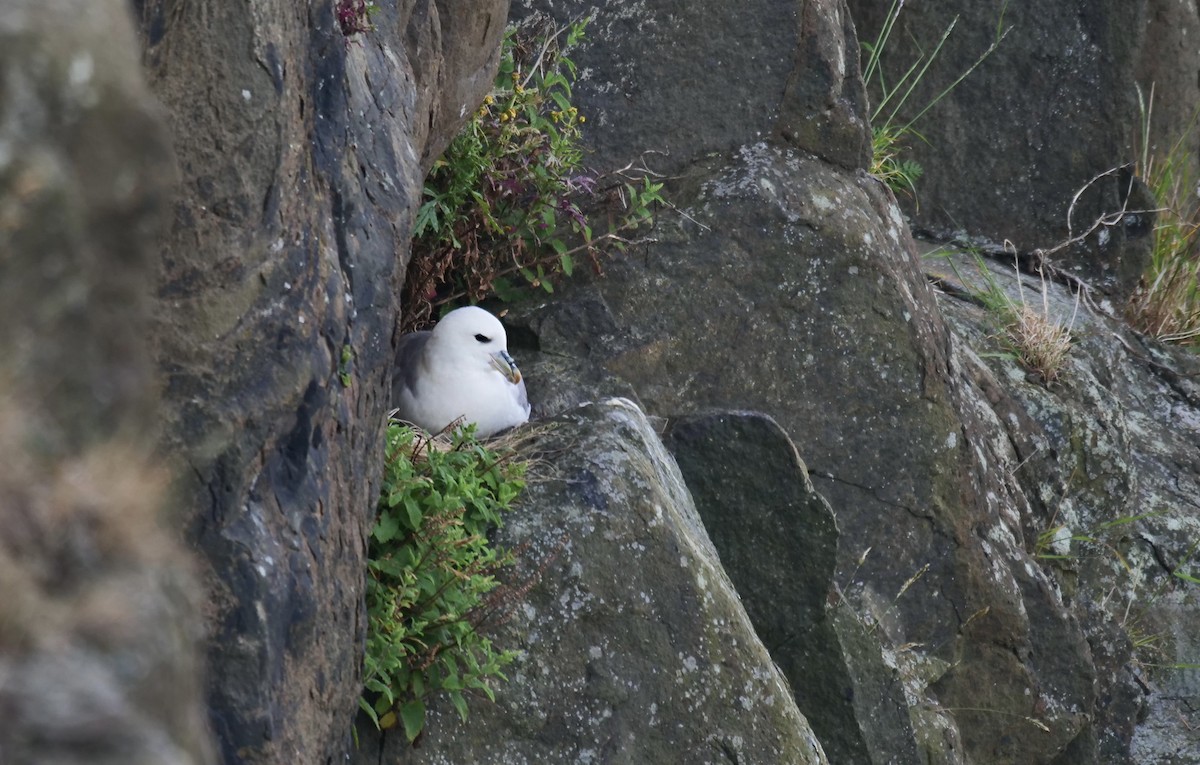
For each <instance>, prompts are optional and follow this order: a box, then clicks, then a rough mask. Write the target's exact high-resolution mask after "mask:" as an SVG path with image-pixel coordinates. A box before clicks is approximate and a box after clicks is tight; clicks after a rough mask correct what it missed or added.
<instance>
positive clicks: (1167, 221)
mask: <svg viewBox="0 0 1200 765" xmlns="http://www.w3.org/2000/svg"><path fill="white" fill-rule="evenodd" d="M1153 100H1154V91H1153V89H1151V92H1150V104H1149V105H1147V104H1146V103H1145V102H1143V101H1142V98H1141V92H1140V91H1139V92H1138V102H1139V105H1140V106H1141V107H1142V135H1141V147H1140V156H1139V157H1138V162H1137V167H1136V170H1135V171H1136V173H1137V175H1138V176H1139V177H1141V178H1142V180H1143V181H1144V182H1145V183H1146V185H1147V186H1148V187H1149V189H1150V191H1151V193H1152V194H1153V195H1154V201H1155V207H1156V208H1157V209H1156V210H1155V212H1156V214H1157V218H1156V220H1155V225H1154V233H1153V243H1152V249H1151V254H1150V265H1149V268H1148V269H1147V271H1146V273H1145V274H1144V275H1143V277H1142V281H1141V284H1140V285H1139V286H1138V288H1137V290H1136V291H1135V292H1134V295H1133V298H1132V300H1131V302H1130V306H1129V315H1130V318H1131V320H1132V322H1133V324H1134V326H1136V327H1137V328H1138V329H1140V330H1142V331H1143V332H1146V333H1147V334H1150V335H1152V336H1154V337H1156V338H1158V339H1160V340H1163V341H1166V342H1176V343H1183V344H1187V345H1191V346H1198V345H1200V251H1198V250H1197V246H1198V245H1200V236H1198V234H1200V196H1197V191H1196V190H1197V187H1198V186H1197V181H1198V179H1197V178H1196V172H1195V162H1196V158H1195V156H1193V154H1192V152H1191V151H1189V149H1188V144H1189V143H1191V144H1194V143H1195V139H1196V132H1195V131H1196V116H1197V115H1193V116H1192V121H1191V124H1190V125H1189V127H1188V129H1186V130H1184V131H1183V134H1182V135H1180V136H1179V138H1178V139H1177V140H1176V141H1175V143H1174V144H1173V145H1172V146H1171V148H1170V149H1169V150H1168V151H1167V152H1166V154H1165V155H1161V156H1155V154H1154V152H1153V148H1154V147H1153V146H1152V145H1151V143H1150V119H1151V108H1152V106H1153Z"/></svg>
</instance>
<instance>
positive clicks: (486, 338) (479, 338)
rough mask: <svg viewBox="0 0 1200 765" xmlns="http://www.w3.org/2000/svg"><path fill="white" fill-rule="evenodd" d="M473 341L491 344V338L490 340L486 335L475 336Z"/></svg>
mask: <svg viewBox="0 0 1200 765" xmlns="http://www.w3.org/2000/svg"><path fill="white" fill-rule="evenodd" d="M475 339H476V340H478V341H479V342H481V343H488V342H491V338H490V337H488V336H487V335H476V336H475Z"/></svg>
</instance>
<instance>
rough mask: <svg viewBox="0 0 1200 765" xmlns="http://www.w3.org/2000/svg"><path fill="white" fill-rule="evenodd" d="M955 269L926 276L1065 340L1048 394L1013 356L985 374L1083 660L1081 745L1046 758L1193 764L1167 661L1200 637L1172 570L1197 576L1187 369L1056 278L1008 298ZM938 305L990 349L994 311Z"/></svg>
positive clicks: (1198, 392) (1190, 590)
mask: <svg viewBox="0 0 1200 765" xmlns="http://www.w3.org/2000/svg"><path fill="white" fill-rule="evenodd" d="M953 262H954V264H955V266H954V269H953V270H951V269H945V270H942V271H940V272H939V278H943V279H946V280H949V283H951V284H954V285H956V288H955V289H954V290H953V291H954V292H955V293H957V294H967V292H969V290H970V289H979V288H980V285H981V284H992V285H995V286H997V287H999V288H1000V289H1003V290H1004V291H1005V292H1006V293H1007V294H1008V295H1009V296H1010V299H1011V300H1013V301H1018V302H1019V301H1020V300H1022V299H1025V300H1027V301H1029V302H1030V303H1032V304H1033V305H1035V306H1038V307H1039V308H1040V309H1041V310H1042V311H1044V313H1045V315H1047V316H1048V317H1049V319H1050V320H1051V321H1056V322H1058V323H1060V324H1062V325H1063V326H1069V327H1071V328H1072V331H1073V334H1074V335H1075V344H1074V346H1073V348H1072V351H1071V354H1070V356H1069V358H1068V363H1067V366H1066V368H1065V370H1064V371H1063V372H1062V374H1061V375H1060V377H1059V379H1058V380H1057V381H1056V382H1055V383H1054V385H1052V386H1050V387H1046V386H1044V385H1042V384H1038V383H1036V382H1034V381H1031V380H1029V379H1027V375H1026V372H1025V370H1024V369H1022V368H1021V367H1019V366H1018V365H1017V363H1016V362H1015V361H1014V360H1013V359H1011V358H1008V357H1006V356H1004V355H1002V354H995V353H990V354H987V356H986V357H987V359H988V361H987V364H988V366H989V367H990V368H991V375H990V379H991V380H992V381H993V383H994V385H995V386H996V387H1002V388H1003V389H1004V391H1005V393H1004V395H1003V397H1001V396H997V395H994V394H993V395H992V396H990V397H989V398H992V399H994V400H995V401H996V402H997V404H998V406H997V409H998V410H1000V411H1004V415H1003V416H1001V417H998V418H997V419H998V422H999V423H1002V425H1003V427H1004V428H1005V440H1007V441H1008V442H1010V443H1012V444H1015V445H1018V447H1017V448H1018V450H1017V451H1015V452H1014V453H1013V454H1011V455H1010V456H1009V458H1008V459H1009V461H1010V462H1012V463H1013V464H1020V465H1021V468H1020V470H1017V471H1016V472H1015V476H1016V478H1017V480H1019V481H1020V483H1021V486H1022V488H1023V489H1024V493H1025V495H1026V496H1027V497H1028V498H1029V500H1030V507H1029V509H1028V512H1027V513H1025V515H1024V517H1023V518H1022V524H1023V525H1024V526H1025V528H1026V533H1025V538H1026V540H1027V541H1026V545H1027V546H1028V547H1029V548H1030V549H1031V551H1033V552H1037V553H1039V554H1040V555H1042V556H1052V557H1043V558H1042V561H1041V562H1042V565H1043V566H1044V567H1045V568H1046V569H1047V570H1048V571H1049V572H1050V573H1051V574H1052V576H1053V580H1054V581H1055V585H1056V587H1057V588H1059V589H1061V591H1062V596H1063V600H1064V602H1065V604H1066V605H1067V606H1068V608H1069V609H1070V611H1071V613H1072V614H1073V616H1074V618H1075V619H1077V620H1078V622H1079V623H1080V625H1081V628H1082V630H1083V631H1084V632H1085V634H1086V636H1087V639H1088V642H1089V647H1090V650H1089V653H1090V655H1091V657H1092V659H1093V661H1094V662H1095V666H1096V673H1095V678H1096V684H1097V699H1098V703H1097V709H1096V711H1095V712H1094V713H1093V715H1094V719H1093V722H1092V725H1091V726H1089V729H1088V730H1086V731H1085V734H1086V735H1087V736H1088V737H1089V738H1090V739H1091V740H1092V741H1093V742H1094V744H1093V748H1091V749H1090V750H1089V749H1083V750H1076V751H1073V752H1069V753H1068V754H1069V756H1067V755H1064V757H1063V758H1061V759H1060V760H1056V762H1061V763H1063V764H1064V765H1066V763H1079V764H1080V765H1082V763H1087V762H1105V763H1118V764H1119V763H1135V762H1136V763H1143V762H1172V761H1173V760H1172V759H1171V758H1172V757H1177V758H1179V759H1176V760H1174V761H1176V762H1187V761H1189V760H1191V759H1195V757H1196V756H1197V755H1198V753H1200V736H1198V735H1197V734H1196V730H1197V728H1196V726H1195V725H1194V724H1193V723H1191V722H1190V721H1191V720H1194V719H1196V718H1195V712H1194V711H1193V710H1194V707H1193V706H1189V704H1194V702H1192V701H1190V700H1192V699H1194V698H1195V697H1196V696H1197V694H1198V692H1200V687H1198V686H1200V684H1197V683H1195V681H1194V675H1193V674H1190V673H1189V672H1188V671H1187V670H1181V669H1171V667H1172V666H1178V665H1194V664H1195V663H1196V661H1197V656H1198V654H1197V651H1198V650H1200V646H1198V645H1197V644H1196V642H1195V641H1194V640H1193V639H1192V638H1191V636H1192V635H1197V634H1200V620H1198V617H1197V614H1198V613H1200V611H1198V609H1197V598H1198V597H1200V596H1198V589H1200V588H1197V587H1196V586H1195V585H1194V584H1191V583H1189V582H1187V581H1185V580H1183V579H1180V578H1178V577H1175V576H1173V575H1172V574H1173V573H1174V572H1176V571H1178V572H1179V573H1182V574H1187V575H1192V576H1194V575H1195V574H1196V571H1197V569H1198V568H1200V565H1198V562H1197V559H1196V557H1195V549H1194V545H1195V541H1196V539H1197V538H1198V537H1200V460H1197V458H1196V454H1197V453H1198V452H1197V446H1198V445H1200V437H1198V435H1197V434H1198V433H1200V427H1198V423H1200V385H1197V383H1196V375H1197V372H1200V362H1197V360H1196V358H1195V356H1194V354H1192V353H1191V352H1189V351H1184V350H1176V349H1171V348H1169V347H1163V346H1160V345H1156V344H1153V343H1149V342H1145V341H1143V340H1142V339H1140V338H1138V337H1137V335H1135V334H1134V333H1133V332H1131V331H1130V330H1129V328H1128V327H1127V326H1126V325H1125V324H1124V322H1123V321H1121V320H1119V319H1117V318H1116V317H1113V316H1110V315H1106V314H1105V312H1104V310H1103V309H1102V308H1101V307H1089V304H1088V303H1087V302H1086V301H1085V302H1084V303H1083V304H1082V306H1081V307H1079V308H1078V309H1077V308H1076V299H1075V298H1074V296H1073V295H1072V294H1071V291H1070V290H1069V289H1067V288H1065V287H1063V286H1061V285H1059V284H1056V283H1053V282H1047V283H1044V284H1043V282H1042V281H1041V280H1039V279H1037V278H1035V277H1030V276H1022V277H1020V279H1021V281H1022V282H1023V286H1022V287H1021V288H1020V289H1018V287H1017V279H1018V277H1017V276H1016V275H1015V274H1013V273H1012V271H1011V269H1008V268H1006V267H1005V266H1004V265H1002V264H996V263H988V264H987V268H988V271H987V273H986V275H981V274H980V273H979V271H978V270H977V269H978V263H977V261H975V260H974V259H973V258H971V257H968V256H963V255H956V256H954V261H953ZM1022 296H1024V298H1022ZM942 306H943V309H944V310H945V311H946V314H947V316H948V317H950V319H951V322H952V325H953V326H954V327H955V329H956V332H958V333H959V334H961V335H962V337H964V338H965V339H966V341H967V342H968V343H969V344H970V345H971V346H972V347H975V348H978V349H979V350H980V351H981V353H982V352H985V351H995V350H996V345H995V343H996V341H995V340H994V335H995V333H996V331H997V324H996V318H995V317H994V316H989V315H988V314H987V313H986V312H984V311H983V310H982V309H981V308H979V307H978V306H975V305H973V304H971V303H969V302H964V301H962V300H957V299H951V298H944V299H943V300H942ZM980 363H981V364H982V362H980ZM977 379H979V378H978V377H977ZM987 387H991V386H987ZM1014 411H1015V412H1019V413H1020V415H1021V416H1019V417H1018V416H1012V412H1014ZM1059 529H1061V531H1058V532H1057V533H1055V531H1056V530H1059ZM1055 539H1057V540H1058V541H1057V542H1055V541H1054V540H1055ZM1048 653H1050V656H1053V652H1052V651H1051V652H1048ZM1143 706H1144V707H1145V708H1144V709H1143ZM1143 715H1146V716H1147V717H1146V720H1145V722H1144V723H1142V724H1141V725H1139V724H1138V723H1139V722H1140V718H1141V717H1142V716H1143ZM1181 718H1182V719H1183V720H1184V723H1185V724H1182V725H1181V724H1180V720H1181Z"/></svg>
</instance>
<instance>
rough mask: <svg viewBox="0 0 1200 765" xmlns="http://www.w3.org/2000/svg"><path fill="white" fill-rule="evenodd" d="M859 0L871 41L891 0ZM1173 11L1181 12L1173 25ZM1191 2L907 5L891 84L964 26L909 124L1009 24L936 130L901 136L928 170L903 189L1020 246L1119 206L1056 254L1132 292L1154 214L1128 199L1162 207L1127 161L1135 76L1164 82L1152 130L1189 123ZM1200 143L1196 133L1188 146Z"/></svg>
mask: <svg viewBox="0 0 1200 765" xmlns="http://www.w3.org/2000/svg"><path fill="white" fill-rule="evenodd" d="M849 3H850V8H851V11H852V13H853V15H854V19H855V22H856V23H857V25H858V31H859V35H860V37H861V39H863V40H866V41H869V42H872V41H875V40H876V39H877V36H878V34H879V30H880V28H881V27H882V25H883V23H884V18H885V14H886V13H887V11H888V7H889V5H890V4H889V3H876V2H870V1H869V0H849ZM1166 6H1171V10H1169V11H1168V9H1167V8H1166ZM1168 13H1170V14H1171V18H1172V19H1173V20H1175V19H1178V20H1179V21H1180V22H1181V23H1179V24H1178V25H1176V24H1175V23H1171V22H1165V20H1164V18H1163V17H1164V16H1166V15H1167V14H1168ZM1196 13H1197V11H1196V8H1195V7H1194V5H1190V4H1187V3H1169V2H1164V1H1163V0H1133V1H1132V2H1126V1H1125V0H1117V1H1116V2H1102V3H1096V2H1091V1H1090V0H1054V1H1053V2H1044V3H1037V4H1034V5H1019V4H1011V3H1010V4H1004V5H1003V13H1001V4H993V3H973V4H964V3H961V2H955V1H954V0H932V1H931V2H921V3H913V4H908V5H905V6H903V8H902V10H901V12H900V14H899V19H898V21H897V23H896V25H895V28H894V30H893V31H892V34H891V38H890V42H889V44H888V45H887V47H886V49H885V55H884V57H883V66H882V71H883V73H884V76H885V77H886V78H887V79H888V82H889V83H891V84H892V85H894V84H895V83H896V82H898V78H899V77H901V76H902V75H903V74H904V72H905V71H906V70H907V69H908V68H909V67H910V66H911V65H912V63H913V61H914V60H915V59H916V58H917V57H918V56H919V55H920V53H921V52H925V53H929V52H931V51H932V50H933V48H934V47H935V46H936V44H937V41H938V39H939V38H940V37H941V35H942V34H943V32H944V31H945V29H946V28H947V26H949V25H950V24H951V23H952V22H953V21H954V20H955V19H958V23H957V25H956V26H955V28H954V30H953V32H952V33H951V35H950V36H949V38H948V39H947V40H946V43H945V45H944V47H943V48H942V49H941V52H940V53H939V54H938V56H937V58H936V60H935V61H934V62H933V64H932V65H931V66H930V68H929V69H928V71H927V72H925V74H924V76H923V77H922V78H921V81H920V83H919V84H918V86H917V88H916V89H915V91H914V92H913V94H912V95H911V96H910V97H909V99H908V102H907V104H906V105H905V106H904V108H903V109H901V111H900V115H901V122H902V121H903V120H904V119H908V118H911V117H913V116H915V115H916V113H917V112H918V111H920V110H921V109H922V108H924V107H925V106H926V105H927V104H929V103H930V102H931V101H932V100H933V99H934V98H936V97H937V95H938V94H939V93H941V92H942V91H943V90H944V89H945V88H946V87H947V86H949V85H950V84H951V83H952V82H953V81H954V80H955V79H956V78H958V77H959V76H960V75H962V74H963V73H964V72H966V71H967V70H968V69H969V68H970V67H971V66H972V65H973V63H974V62H975V61H976V60H977V59H978V58H979V56H980V55H982V54H983V53H984V52H985V51H986V50H987V49H988V47H989V46H990V45H992V43H993V42H994V41H995V39H996V36H997V33H998V31H1000V30H1001V29H1003V28H1011V30H1012V31H1011V33H1010V34H1008V35H1007V37H1005V38H1004V40H1003V42H1001V43H1000V44H999V45H998V46H997V48H996V49H995V51H994V52H993V53H992V54H991V55H990V56H989V57H988V58H987V59H986V60H985V61H984V62H983V63H982V64H981V65H980V66H979V67H978V69H976V70H975V71H974V72H972V73H971V74H970V75H969V76H968V77H967V78H966V79H965V80H963V81H962V82H961V83H959V85H958V86H957V87H955V88H954V90H952V91H951V92H950V93H949V94H947V95H946V96H945V97H944V98H943V99H942V100H941V102H939V103H938V104H937V105H936V106H934V107H933V108H932V109H931V110H930V111H929V112H928V113H927V114H926V115H925V116H924V117H923V118H922V119H921V121H920V122H918V123H917V124H916V125H915V128H916V129H917V130H918V131H919V132H920V133H921V135H922V136H923V137H924V138H925V139H926V140H917V139H913V140H909V141H908V142H907V143H906V145H905V156H906V157H911V158H912V159H915V160H916V161H917V162H918V163H920V165H921V167H922V168H923V170H924V174H923V175H922V176H921V179H920V181H919V182H918V186H917V189H918V191H917V194H918V199H919V202H920V204H919V205H918V204H917V200H916V199H908V198H903V197H902V199H901V202H902V203H903V204H904V205H905V209H906V211H907V212H908V213H909V214H910V215H911V216H912V217H913V221H914V223H913V225H914V228H917V229H921V230H925V231H929V232H932V233H933V234H935V235H937V236H949V235H958V236H963V235H965V236H969V237H974V238H982V239H986V240H990V241H992V242H995V243H997V244H999V243H1002V242H1004V241H1006V240H1007V241H1009V242H1012V243H1013V244H1014V245H1015V246H1016V247H1017V248H1018V249H1019V250H1021V251H1023V252H1025V251H1029V250H1033V249H1034V248H1043V249H1045V248H1050V247H1054V246H1056V245H1059V244H1060V243H1062V242H1064V241H1065V240H1067V239H1068V238H1069V237H1072V236H1078V235H1081V234H1083V233H1084V232H1086V231H1087V230H1088V229H1089V228H1090V227H1091V226H1092V224H1093V223H1095V222H1096V221H1097V220H1098V219H1099V218H1100V217H1101V216H1102V215H1109V214H1112V219H1111V220H1110V224H1109V225H1103V226H1100V227H1098V228H1097V229H1096V230H1095V231H1093V232H1092V234H1091V235H1089V236H1087V237H1086V239H1085V240H1084V241H1082V242H1080V244H1079V245H1078V246H1075V247H1071V248H1068V249H1066V250H1063V251H1060V252H1058V253H1056V257H1057V258H1058V259H1059V260H1060V261H1063V262H1065V263H1067V264H1068V265H1069V266H1070V267H1072V268H1074V269H1076V270H1077V272H1078V273H1079V274H1080V275H1082V276H1085V277H1086V278H1088V279H1090V280H1092V281H1094V282H1095V283H1096V284H1097V286H1101V287H1104V288H1106V289H1111V290H1114V291H1116V292H1123V293H1127V292H1128V291H1129V290H1130V289H1131V288H1132V286H1133V285H1134V284H1136V282H1137V279H1138V278H1139V277H1140V276H1141V271H1142V269H1143V267H1144V266H1145V263H1146V258H1147V253H1148V249H1147V248H1148V245H1149V242H1148V237H1147V234H1148V232H1149V229H1150V226H1149V225H1147V224H1146V218H1147V217H1149V216H1147V215H1145V214H1142V215H1130V216H1123V215H1122V214H1121V211H1122V210H1128V211H1143V212H1144V211H1145V210H1148V209H1151V208H1153V207H1154V206H1155V205H1153V204H1152V203H1149V202H1150V200H1149V199H1148V198H1147V197H1146V195H1145V193H1144V187H1142V186H1141V184H1140V183H1138V182H1136V181H1134V180H1133V178H1132V176H1131V174H1130V173H1129V172H1125V171H1122V172H1116V171H1117V170H1118V168H1121V167H1122V166H1123V165H1125V164H1126V163H1129V162H1133V161H1135V160H1136V159H1138V156H1137V151H1136V149H1135V140H1134V139H1135V136H1136V134H1137V133H1138V131H1139V129H1140V126H1141V124H1142V116H1141V113H1140V112H1139V109H1138V104H1137V97H1136V85H1137V84H1139V83H1140V85H1141V87H1142V89H1143V93H1144V94H1145V95H1146V96H1147V97H1148V96H1149V86H1150V81H1149V80H1148V79H1147V78H1152V79H1153V80H1155V81H1157V82H1158V86H1157V88H1156V91H1157V96H1156V101H1157V102H1158V104H1157V105H1156V106H1155V113H1156V114H1158V113H1159V110H1160V107H1161V111H1162V124H1161V125H1160V126H1159V125H1156V126H1154V136H1155V139H1156V141H1157V143H1158V145H1159V146H1160V147H1161V148H1166V147H1168V146H1169V145H1170V141H1168V140H1164V139H1165V138H1166V135H1167V134H1166V131H1168V130H1170V131H1171V140H1174V139H1175V138H1177V137H1178V132H1177V131H1178V130H1179V129H1180V128H1182V127H1183V125H1184V124H1186V117H1184V118H1183V119H1181V116H1182V115H1181V112H1182V113H1184V114H1186V115H1190V114H1191V113H1192V112H1193V111H1194V105H1195V104H1196V102H1197V99H1198V98H1200V84H1198V83H1197V80H1196V71H1197V65H1196V61H1197V57H1198V56H1200V54H1197V52H1196V51H1195V46H1194V45H1190V46H1182V47H1185V48H1187V51H1186V52H1181V42H1182V40H1183V39H1184V37H1183V35H1184V34H1186V32H1185V30H1186V29H1187V28H1188V25H1189V24H1191V25H1192V26H1191V28H1192V29H1195V23H1196V22H1195V19H1196ZM1152 18H1153V19H1157V21H1154V22H1153V23H1151V19H1152ZM868 90H869V92H871V93H872V97H873V98H874V99H875V100H876V102H878V101H879V99H880V95H879V89H878V84H877V83H868ZM895 105H896V104H895V102H893V103H892V106H891V107H889V108H894V107H895ZM876 121H877V122H881V121H882V120H876ZM1198 140H1200V137H1198V136H1193V137H1192V139H1191V141H1192V145H1193V146H1195V142H1196V141H1198ZM1109 171H1113V172H1111V173H1110V172H1109ZM1105 173H1108V174H1107V175H1102V174H1105ZM1093 179H1095V180H1094V182H1093ZM1089 184H1090V185H1089ZM1085 187H1087V189H1086V191H1085V190H1084V189H1085ZM1077 192H1082V193H1081V195H1080V197H1079V199H1078V200H1077V201H1076V202H1075V203H1074V209H1073V210H1071V208H1072V204H1073V200H1074V199H1075V196H1076V193H1077ZM1148 203H1149V204H1148ZM1069 213H1070V214H1069Z"/></svg>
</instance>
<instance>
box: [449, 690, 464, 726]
mask: <svg viewBox="0 0 1200 765" xmlns="http://www.w3.org/2000/svg"><path fill="white" fill-rule="evenodd" d="M450 703H451V704H453V705H454V708H455V710H457V711H458V716H459V718H460V719H461V720H462V721H463V722H466V721H467V700H466V699H465V698H463V695H462V694H461V693H459V692H458V691H452V692H451V693H450Z"/></svg>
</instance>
